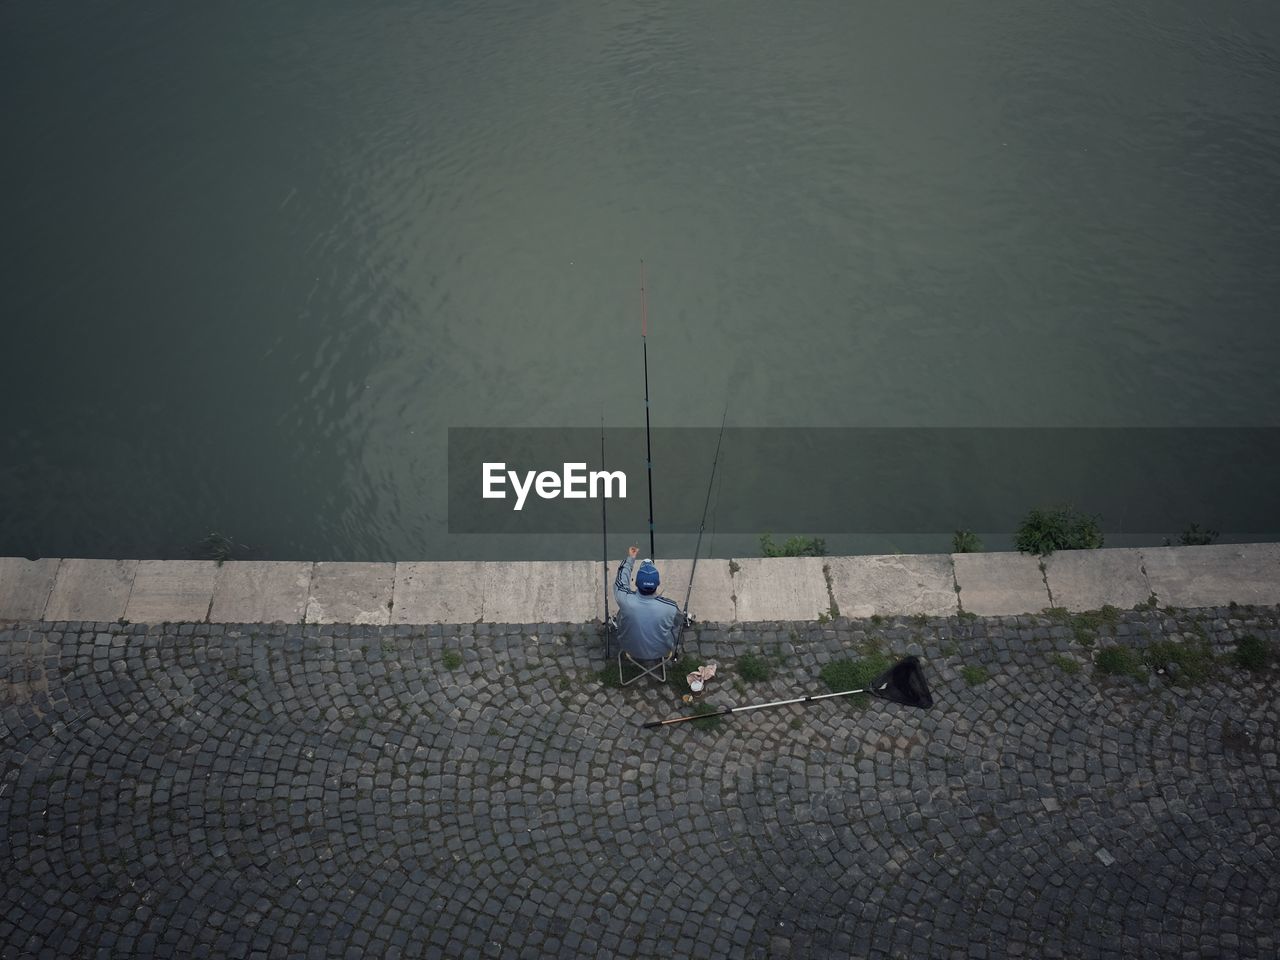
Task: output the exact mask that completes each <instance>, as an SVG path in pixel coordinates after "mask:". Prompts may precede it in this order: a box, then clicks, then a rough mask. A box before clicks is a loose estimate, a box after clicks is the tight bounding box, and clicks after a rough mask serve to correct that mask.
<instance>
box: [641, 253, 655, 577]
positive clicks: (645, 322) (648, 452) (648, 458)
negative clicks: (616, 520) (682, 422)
mask: <svg viewBox="0 0 1280 960" xmlns="http://www.w3.org/2000/svg"><path fill="white" fill-rule="evenodd" d="M648 334H649V300H648V297H647V296H646V295H645V292H644V260H641V261H640V346H641V348H642V349H643V350H644V457H645V460H644V466H645V470H646V471H647V472H648V474H649V556H650V557H651V558H652V557H657V555H658V551H657V549H656V548H655V547H654V545H653V445H652V442H651V440H650V436H649V341H648V339H647V337H648Z"/></svg>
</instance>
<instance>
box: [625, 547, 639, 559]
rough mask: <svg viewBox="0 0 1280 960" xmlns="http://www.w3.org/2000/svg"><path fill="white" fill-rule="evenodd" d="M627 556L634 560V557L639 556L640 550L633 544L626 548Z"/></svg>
mask: <svg viewBox="0 0 1280 960" xmlns="http://www.w3.org/2000/svg"><path fill="white" fill-rule="evenodd" d="M627 556H628V557H630V558H631V559H632V560H634V559H635V558H636V557H638V556H640V548H639V547H637V546H636V545H635V544H632V545H631V546H629V547H627Z"/></svg>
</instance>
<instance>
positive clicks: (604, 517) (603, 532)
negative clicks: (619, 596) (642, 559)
mask: <svg viewBox="0 0 1280 960" xmlns="http://www.w3.org/2000/svg"><path fill="white" fill-rule="evenodd" d="M606 469H607V468H606V467H605V465H604V415H603V414H601V416H600V470H601V471H602V472H603V471H604V470H606ZM608 502H609V498H608V497H601V498H600V539H601V545H600V546H601V549H600V555H601V558H602V559H603V561H604V662H605V663H606V664H607V663H608V662H609V660H610V659H611V658H612V656H613V628H612V627H611V626H610V624H609V620H610V616H609V508H608V506H606V504H608Z"/></svg>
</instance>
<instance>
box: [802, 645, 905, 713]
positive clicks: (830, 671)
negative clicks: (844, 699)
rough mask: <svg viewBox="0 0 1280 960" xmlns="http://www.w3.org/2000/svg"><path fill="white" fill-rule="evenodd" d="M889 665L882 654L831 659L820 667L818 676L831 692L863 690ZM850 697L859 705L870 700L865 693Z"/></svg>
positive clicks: (861, 705)
mask: <svg viewBox="0 0 1280 960" xmlns="http://www.w3.org/2000/svg"><path fill="white" fill-rule="evenodd" d="M890 666H891V664H890V663H889V661H888V659H886V658H885V657H884V656H883V655H882V654H879V653H872V654H869V655H867V656H865V657H862V658H861V659H858V660H833V661H831V662H830V663H828V664H827V665H826V666H825V667H823V668H822V672H821V673H819V674H818V678H819V679H820V680H822V682H823V683H825V684H826V685H827V686H828V687H829V688H830V690H831V692H832V693H843V692H844V691H845V690H865V689H866V688H867V687H869V686H870V685H871V683H872V682H873V681H874V680H875V678H876V677H878V676H880V674H882V673H884V672H885V671H886V670H888V669H889V667H890ZM851 699H852V700H853V702H854V703H855V704H856V705H857V706H860V707H865V706H866V705H867V704H868V703H869V702H870V698H869V697H868V696H867V694H865V693H862V694H858V695H857V696H855V697H852V698H851Z"/></svg>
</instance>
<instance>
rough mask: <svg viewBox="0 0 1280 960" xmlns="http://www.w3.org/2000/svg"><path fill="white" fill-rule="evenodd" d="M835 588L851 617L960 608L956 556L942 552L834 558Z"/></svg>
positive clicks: (949, 613) (945, 613)
mask: <svg viewBox="0 0 1280 960" xmlns="http://www.w3.org/2000/svg"><path fill="white" fill-rule="evenodd" d="M827 566H828V567H829V568H830V570H831V589H832V592H833V593H834V594H835V598H836V603H837V604H839V606H840V612H841V613H842V614H844V615H845V616H846V617H871V616H875V615H876V614H880V615H894V614H903V613H925V614H928V615H929V616H931V617H953V616H955V615H956V614H958V613H959V612H960V605H959V601H958V600H957V599H956V581H955V573H954V568H953V567H952V565H951V558H950V557H949V556H946V555H945V554H943V555H929V556H926V555H919V554H917V555H906V556H871V557H831V558H830V559H829V560H828V563H827Z"/></svg>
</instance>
